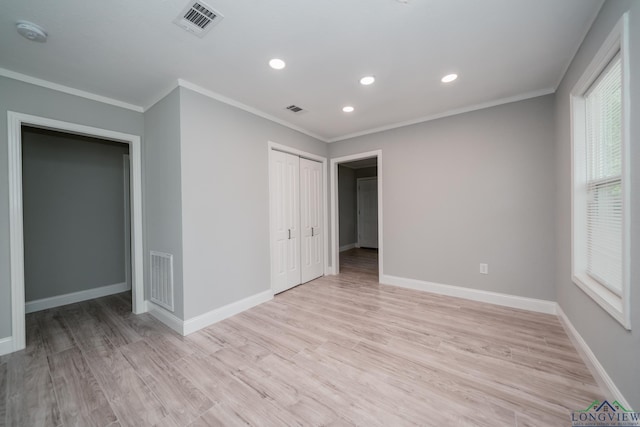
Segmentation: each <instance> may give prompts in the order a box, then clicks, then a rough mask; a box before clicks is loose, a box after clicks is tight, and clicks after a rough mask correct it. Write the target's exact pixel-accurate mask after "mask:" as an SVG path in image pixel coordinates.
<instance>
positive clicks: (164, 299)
mask: <svg viewBox="0 0 640 427" xmlns="http://www.w3.org/2000/svg"><path fill="white" fill-rule="evenodd" d="M151 302H153V303H155V304H158V305H159V306H161V307H164V308H166V309H167V310H170V311H173V255H171V254H165V253H162V252H155V251H151Z"/></svg>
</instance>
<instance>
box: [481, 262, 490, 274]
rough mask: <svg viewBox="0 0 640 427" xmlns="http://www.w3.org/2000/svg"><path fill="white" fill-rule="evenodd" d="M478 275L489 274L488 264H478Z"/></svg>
mask: <svg viewBox="0 0 640 427" xmlns="http://www.w3.org/2000/svg"><path fill="white" fill-rule="evenodd" d="M480 274H489V264H480Z"/></svg>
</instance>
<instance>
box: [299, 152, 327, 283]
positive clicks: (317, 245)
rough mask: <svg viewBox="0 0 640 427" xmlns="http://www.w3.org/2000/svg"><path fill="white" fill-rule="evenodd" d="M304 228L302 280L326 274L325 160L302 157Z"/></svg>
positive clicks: (301, 215) (301, 179)
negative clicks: (324, 223)
mask: <svg viewBox="0 0 640 427" xmlns="http://www.w3.org/2000/svg"><path fill="white" fill-rule="evenodd" d="M300 229H301V230H302V239H301V244H302V249H301V251H300V255H301V270H302V283H306V282H308V281H309V280H313V279H315V278H316V277H320V276H322V272H323V263H322V255H323V252H324V251H323V243H324V240H323V236H322V235H323V232H324V230H323V229H322V163H320V162H314V161H313V160H307V159H302V158H301V159H300Z"/></svg>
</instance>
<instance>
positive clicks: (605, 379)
mask: <svg viewBox="0 0 640 427" xmlns="http://www.w3.org/2000/svg"><path fill="white" fill-rule="evenodd" d="M557 310H558V317H559V318H560V323H561V324H562V326H563V327H564V330H565V331H566V332H567V335H569V339H570V340H571V342H572V343H573V345H574V347H575V348H576V350H578V353H579V354H580V356H581V357H582V359H583V360H584V363H585V364H586V365H587V368H589V370H590V371H591V375H593V378H594V379H595V380H596V382H597V383H598V385H599V386H600V387H601V388H602V389H604V390H607V391H608V392H609V396H607V397H612V398H613V399H614V400H617V401H618V402H620V403H621V404H622V406H624V407H625V408H630V407H631V405H629V402H628V401H627V400H626V399H625V398H624V396H623V395H622V393H621V392H620V390H619V389H618V387H616V385H615V383H614V382H613V380H612V379H611V377H610V376H609V374H608V373H607V371H606V370H605V369H604V366H602V364H601V363H600V361H599V360H598V358H597V357H596V355H595V354H594V353H593V351H592V350H591V348H589V345H588V344H587V342H586V341H585V340H584V338H582V336H581V335H580V333H579V332H578V330H577V329H576V328H575V327H574V326H573V324H572V323H571V321H570V320H569V318H568V317H567V315H566V314H565V312H564V311H563V310H562V307H560V305H558V307H557Z"/></svg>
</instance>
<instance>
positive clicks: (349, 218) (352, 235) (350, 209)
mask: <svg viewBox="0 0 640 427" xmlns="http://www.w3.org/2000/svg"><path fill="white" fill-rule="evenodd" d="M356 206H357V200H356V171H355V170H354V169H351V168H348V167H345V166H341V165H338V209H339V210H340V212H339V214H340V215H339V219H340V222H339V224H340V246H345V245H350V244H354V243H356V242H357V241H358V236H357V230H356V223H357V220H358V219H357V216H356Z"/></svg>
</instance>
